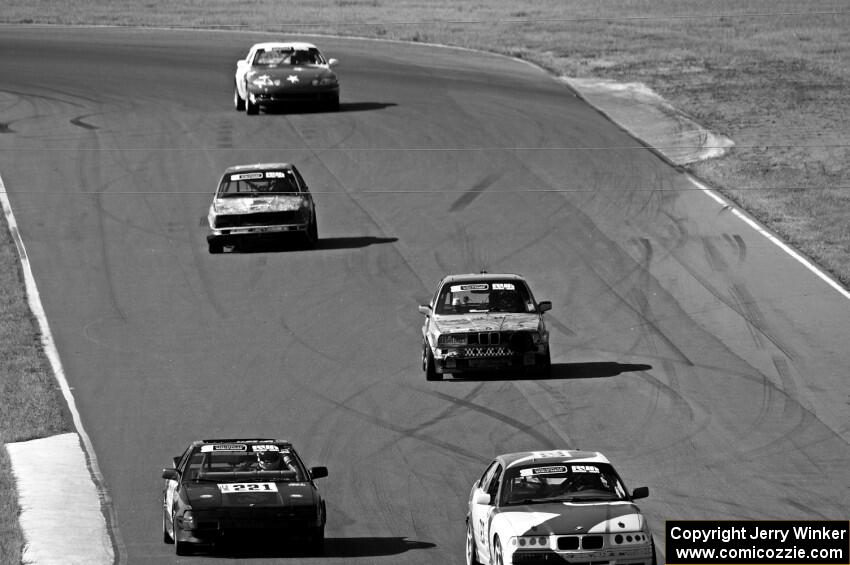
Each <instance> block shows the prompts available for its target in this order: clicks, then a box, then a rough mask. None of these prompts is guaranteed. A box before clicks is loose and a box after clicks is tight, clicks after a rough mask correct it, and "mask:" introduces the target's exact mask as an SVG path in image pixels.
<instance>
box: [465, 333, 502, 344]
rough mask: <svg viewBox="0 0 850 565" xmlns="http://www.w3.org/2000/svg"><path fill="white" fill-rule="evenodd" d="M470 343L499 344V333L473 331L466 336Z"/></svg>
mask: <svg viewBox="0 0 850 565" xmlns="http://www.w3.org/2000/svg"><path fill="white" fill-rule="evenodd" d="M467 343H469V344H470V345H499V344H500V343H501V335H500V333H499V332H473V333H471V334H469V335H468V336H467Z"/></svg>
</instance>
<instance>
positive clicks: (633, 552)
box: [505, 545, 653, 565]
mask: <svg viewBox="0 0 850 565" xmlns="http://www.w3.org/2000/svg"><path fill="white" fill-rule="evenodd" d="M505 563H511V564H512V565H552V564H567V563H571V564H573V565H591V564H593V565H597V564H598V565H653V564H652V546H650V545H646V546H642V547H634V548H628V549H626V548H622V549H614V548H611V549H605V550H600V551H559V550H556V549H533V550H532V549H514V548H509V549H508V550H507V551H506V555H505Z"/></svg>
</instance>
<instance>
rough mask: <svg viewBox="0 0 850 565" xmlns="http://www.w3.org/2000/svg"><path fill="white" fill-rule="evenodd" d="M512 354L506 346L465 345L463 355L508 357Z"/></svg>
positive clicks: (469, 356)
mask: <svg viewBox="0 0 850 565" xmlns="http://www.w3.org/2000/svg"><path fill="white" fill-rule="evenodd" d="M511 354H512V352H511V350H510V349H508V348H507V347H467V348H466V349H464V351H463V355H464V356H465V357H468V358H472V359H475V358H479V359H480V358H488V357H509V356H510V355H511Z"/></svg>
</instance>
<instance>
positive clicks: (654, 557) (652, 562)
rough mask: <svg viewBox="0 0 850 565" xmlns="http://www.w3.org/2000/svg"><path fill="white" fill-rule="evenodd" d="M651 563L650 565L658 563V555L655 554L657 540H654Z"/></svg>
mask: <svg viewBox="0 0 850 565" xmlns="http://www.w3.org/2000/svg"><path fill="white" fill-rule="evenodd" d="M649 563H650V565H658V557H656V555H655V540H652V560H651V561H650V562H649Z"/></svg>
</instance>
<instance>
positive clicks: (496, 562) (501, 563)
mask: <svg viewBox="0 0 850 565" xmlns="http://www.w3.org/2000/svg"><path fill="white" fill-rule="evenodd" d="M493 565H505V557H504V555H502V542H500V541H499V537H498V536H496V539H494V540H493Z"/></svg>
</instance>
